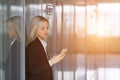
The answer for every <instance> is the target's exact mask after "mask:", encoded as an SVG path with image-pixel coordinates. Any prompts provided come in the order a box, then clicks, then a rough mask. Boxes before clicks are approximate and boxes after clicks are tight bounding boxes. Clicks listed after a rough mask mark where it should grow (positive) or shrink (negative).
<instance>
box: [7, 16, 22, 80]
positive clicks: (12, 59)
mask: <svg viewBox="0 0 120 80" xmlns="http://www.w3.org/2000/svg"><path fill="white" fill-rule="evenodd" d="M6 24H7V33H8V36H9V38H10V39H12V42H11V44H10V52H9V53H8V57H7V60H6V63H5V74H6V77H5V78H6V79H5V80H20V27H21V17H20V16H13V17H10V18H8V19H7V22H6Z"/></svg>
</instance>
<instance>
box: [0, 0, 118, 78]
mask: <svg viewBox="0 0 120 80" xmlns="http://www.w3.org/2000/svg"><path fill="white" fill-rule="evenodd" d="M16 15H19V16H21V17H22V20H23V21H22V26H21V37H22V40H21V42H22V44H21V58H20V61H21V62H20V66H21V74H20V78H21V80H25V50H24V49H25V38H26V35H27V34H28V31H29V27H30V25H29V24H30V21H31V19H32V18H33V17H34V16H37V15H42V16H44V17H46V18H47V19H48V20H49V22H50V26H49V35H48V39H47V43H48V49H49V55H50V56H51V57H52V56H54V55H57V54H59V52H60V51H61V50H62V49H63V48H67V49H68V53H67V54H66V56H65V58H64V60H62V61H61V62H60V63H58V64H56V65H54V66H53V71H54V80H120V46H119V45H120V0H0V80H6V79H5V75H4V74H5V72H4V69H3V67H4V66H3V63H4V62H5V61H6V57H7V55H8V52H7V51H8V49H9V44H10V41H11V40H10V39H9V38H8V35H7V29H6V19H7V18H9V17H11V16H16Z"/></svg>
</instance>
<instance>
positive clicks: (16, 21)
mask: <svg viewBox="0 0 120 80" xmlns="http://www.w3.org/2000/svg"><path fill="white" fill-rule="evenodd" d="M6 24H7V28H8V27H9V25H11V26H10V27H11V28H13V29H14V30H15V31H16V38H17V39H18V40H19V39H20V27H21V24H22V21H21V17H20V16H13V17H10V18H8V19H7V21H6Z"/></svg>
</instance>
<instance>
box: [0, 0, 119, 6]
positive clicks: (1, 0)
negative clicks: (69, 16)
mask: <svg viewBox="0 0 120 80" xmlns="http://www.w3.org/2000/svg"><path fill="white" fill-rule="evenodd" d="M23 1H24V0H0V4H13V5H18V4H23ZM39 3H52V4H56V5H61V4H71V5H86V4H97V3H120V0H25V4H39Z"/></svg>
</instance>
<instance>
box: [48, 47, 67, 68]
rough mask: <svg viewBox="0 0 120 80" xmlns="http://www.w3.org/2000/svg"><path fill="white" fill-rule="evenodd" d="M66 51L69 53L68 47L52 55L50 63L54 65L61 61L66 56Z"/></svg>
mask: <svg viewBox="0 0 120 80" xmlns="http://www.w3.org/2000/svg"><path fill="white" fill-rule="evenodd" d="M66 53H67V49H63V50H62V51H61V52H60V54H58V55H56V56H54V57H52V58H51V59H50V60H49V63H50V65H51V66H52V65H54V64H56V63H58V62H59V61H61V60H62V59H63V58H64V57H65V55H66Z"/></svg>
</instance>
